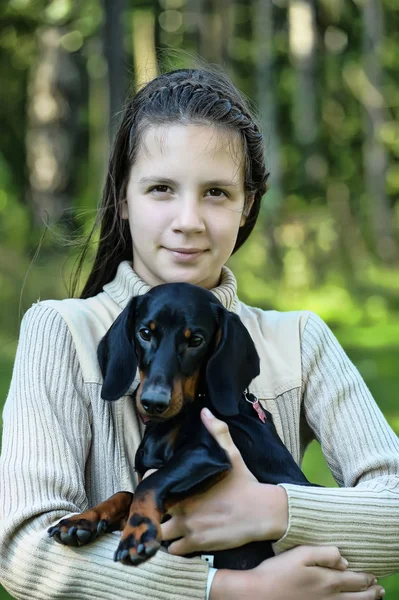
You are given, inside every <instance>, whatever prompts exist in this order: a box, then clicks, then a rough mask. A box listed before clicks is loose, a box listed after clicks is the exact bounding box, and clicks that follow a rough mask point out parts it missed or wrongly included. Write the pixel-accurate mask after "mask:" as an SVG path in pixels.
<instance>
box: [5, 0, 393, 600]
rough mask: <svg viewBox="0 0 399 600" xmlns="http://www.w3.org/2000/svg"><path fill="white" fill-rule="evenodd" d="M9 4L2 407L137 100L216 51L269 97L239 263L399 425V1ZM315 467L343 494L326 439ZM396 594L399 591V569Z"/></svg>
mask: <svg viewBox="0 0 399 600" xmlns="http://www.w3.org/2000/svg"><path fill="white" fill-rule="evenodd" d="M0 11H1V12H0V80H1V82H2V83H1V88H0V115H1V122H2V126H1V128H0V404H1V403H2V402H3V401H4V399H5V397H6V395H7V390H8V386H9V381H10V377H11V371H12V364H13V358H14V354H15V349H16V344H17V339H18V331H19V324H20V320H21V317H22V315H23V313H24V312H25V311H26V309H27V308H29V306H30V305H31V304H32V302H35V301H36V300H37V299H38V298H42V299H44V298H62V297H65V296H66V295H68V293H69V292H68V282H69V280H70V275H71V269H72V267H73V264H74V260H75V259H76V256H77V252H78V250H79V242H80V241H81V239H82V237H83V236H84V235H85V234H86V233H87V232H88V231H89V229H90V226H91V225H92V222H93V219H94V215H95V209H96V206H97V204H98V202H99V199H100V196H101V189H102V185H103V181H104V172H105V168H106V162H107V156H108V151H109V140H110V138H112V135H113V132H114V131H115V127H116V125H117V123H118V118H119V111H120V109H121V107H122V105H123V102H124V98H125V97H126V94H127V93H128V92H130V91H134V90H135V89H137V88H139V87H140V86H141V85H142V84H143V82H145V81H148V80H149V79H151V78H152V77H153V76H154V75H155V74H156V73H158V72H159V70H160V69H161V70H165V69H171V68H178V67H183V66H184V67H186V66H193V64H194V63H195V60H197V58H198V57H200V58H201V59H203V60H205V61H207V62H209V63H212V64H215V65H219V66H221V67H223V68H224V69H225V70H226V71H227V72H228V73H229V74H230V75H231V77H232V78H233V80H234V82H235V83H236V84H237V85H238V86H239V87H240V88H241V89H242V90H243V91H244V92H245V93H246V94H247V95H248V96H249V97H250V98H251V99H252V100H253V101H254V102H255V103H256V105H257V107H258V112H259V119H260V121H261V124H262V126H263V129H264V133H265V142H266V153H267V160H268V166H269V168H270V170H271V178H270V190H269V191H268V193H267V194H266V196H265V199H264V203H263V209H262V214H261V218H260V219H259V223H258V225H257V227H256V230H255V232H254V234H253V235H252V237H251V238H250V240H249V241H248V242H247V244H246V245H245V246H244V248H242V249H241V250H240V251H239V252H238V254H237V255H236V256H235V257H234V258H233V259H232V260H231V266H232V268H233V269H234V271H235V273H236V275H237V278H238V281H239V289H240V296H241V298H242V300H244V301H246V302H248V303H250V304H255V305H258V306H261V307H263V308H273V309H278V310H290V309H310V310H314V311H315V312H317V313H318V314H319V315H320V316H322V317H323V318H324V319H325V320H326V321H327V322H328V323H329V325H330V326H331V327H332V328H333V330H334V332H335V333H336V335H337V336H338V338H339V339H340V341H341V343H342V344H343V346H344V348H345V349H346V351H347V353H348V354H349V356H350V357H351V358H352V360H353V361H354V363H355V364H356V365H357V367H358V368H359V370H360V371H361V373H362V374H363V376H364V378H365V379H366V381H367V383H368V385H369V386H370V388H371V391H372V393H373V394H374V397H375V399H376V401H377V402H378V404H379V406H380V407H381V409H382V410H383V412H384V414H385V415H386V417H387V419H388V420H389V422H390V424H391V426H392V427H393V428H394V430H395V431H396V432H398V431H399V413H398V411H397V407H396V405H397V397H398V392H399V368H398V367H399V318H398V315H399V260H398V259H399V235H398V232H399V202H398V192H399V120H398V116H399V52H398V47H399V18H398V16H399V0H353V1H349V0H334V1H331V0H273V1H271V0H113V1H111V0H104V1H103V2H100V0H85V2H73V1H72V0H46V1H45V0H9V2H7V3H2V8H1V9H0ZM192 57H197V58H194V61H193V58H192ZM90 258H91V257H90V256H89V257H88V264H87V266H86V272H87V269H88V266H89V263H90ZM82 281H83V279H82ZM304 468H305V470H306V472H307V474H308V476H309V477H310V478H311V479H313V480H315V481H317V482H319V483H321V484H324V485H335V483H334V481H333V480H332V478H331V475H330V474H329V472H328V470H327V468H326V466H325V464H324V461H323V458H322V456H321V453H320V449H319V447H318V446H317V445H316V444H312V445H311V447H310V448H309V450H308V452H307V455H306V457H305V464H304ZM384 586H385V587H386V590H387V595H386V597H387V598H392V599H394V598H397V597H399V575H396V576H392V577H389V578H387V579H385V580H384ZM8 597H9V596H8V595H7V594H6V592H5V591H4V590H1V588H0V598H1V599H3V598H8Z"/></svg>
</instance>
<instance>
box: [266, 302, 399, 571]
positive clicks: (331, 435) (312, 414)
mask: <svg viewBox="0 0 399 600" xmlns="http://www.w3.org/2000/svg"><path fill="white" fill-rule="evenodd" d="M302 376H303V409H304V411H305V417H306V420H307V422H308V423H309V425H310V427H311V428H312V430H313V431H314V433H315V435H316V438H317V439H318V440H319V442H320V444H321V447H322V450H323V454H324V456H325V458H326V460H327V463H328V466H329V468H330V469H331V471H332V474H333V476H334V478H335V480H336V481H337V483H338V484H339V485H340V486H341V487H340V488H313V487H302V486H297V485H288V484H282V487H284V489H285V491H286V492H287V496H288V510H289V519H288V528H287V531H286V533H285V535H284V536H283V537H282V538H281V539H280V540H278V542H277V543H276V544H275V550H276V551H277V552H281V551H282V550H287V549H289V548H292V547H293V546H296V545H299V544H312V545H313V544H317V545H332V546H338V547H339V549H340V551H341V552H342V554H343V556H345V558H347V559H348V561H349V567H350V569H354V570H359V571H373V573H375V574H376V575H377V576H383V575H389V574H391V573H395V572H398V571H399V442H398V438H397V436H396V435H395V434H394V432H393V431H392V429H391V428H390V427H389V425H388V423H387V421H386V420H385V418H384V416H383V414H382V413H381V411H380V410H379V408H378V406H377V405H376V403H375V401H374V400H373V398H372V397H371V394H370V392H369V390H368V389H367V386H366V384H365V383H364V381H363V379H362V377H361V376H360V374H359V372H358V371H357V369H356V368H355V367H354V365H353V364H352V363H351V361H350V360H349V358H348V357H347V356H346V354H345V352H344V351H343V349H342V347H341V346H340V344H339V343H338V341H337V340H336V338H335V337H334V335H333V334H332V332H331V331H330V329H329V328H328V327H327V325H326V324H325V323H324V322H323V321H322V320H321V319H320V318H319V317H317V316H316V315H314V314H310V315H309V319H308V322H307V324H306V327H305V330H304V332H303V337H302Z"/></svg>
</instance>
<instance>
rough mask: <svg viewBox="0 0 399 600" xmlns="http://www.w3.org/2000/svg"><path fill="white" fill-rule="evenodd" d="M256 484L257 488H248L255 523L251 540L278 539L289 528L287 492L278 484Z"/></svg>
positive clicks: (249, 503) (249, 502)
mask: <svg viewBox="0 0 399 600" xmlns="http://www.w3.org/2000/svg"><path fill="white" fill-rule="evenodd" d="M254 486H256V488H257V489H256V490H254V489H252V490H251V489H249V490H248V491H249V495H250V499H249V501H248V506H249V507H250V508H249V510H250V512H251V514H252V517H253V523H254V525H255V527H254V530H253V535H252V536H251V541H263V540H273V541H277V540H279V539H280V538H282V537H283V536H284V534H285V533H286V531H287V528H288V497H287V492H286V491H285V489H284V488H282V487H279V486H277V485H271V484H265V483H258V482H256V483H254ZM265 509H266V510H265Z"/></svg>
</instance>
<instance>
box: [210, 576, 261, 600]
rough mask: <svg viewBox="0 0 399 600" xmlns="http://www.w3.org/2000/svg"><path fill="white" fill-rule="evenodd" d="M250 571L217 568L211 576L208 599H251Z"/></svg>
mask: <svg viewBox="0 0 399 600" xmlns="http://www.w3.org/2000/svg"><path fill="white" fill-rule="evenodd" d="M249 573H250V571H230V570H229V569H218V570H217V572H216V574H215V577H214V578H213V582H212V586H211V591H210V594H209V600H241V599H242V600H245V599H248V600H250V599H251V600H252V598H253V596H251V593H250V592H251V589H250V580H249V579H250V578H249V576H248V574H249Z"/></svg>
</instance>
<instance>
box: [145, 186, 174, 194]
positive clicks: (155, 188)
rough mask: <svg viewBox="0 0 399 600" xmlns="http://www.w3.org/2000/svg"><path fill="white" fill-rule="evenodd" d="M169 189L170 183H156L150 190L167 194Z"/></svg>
mask: <svg viewBox="0 0 399 600" xmlns="http://www.w3.org/2000/svg"><path fill="white" fill-rule="evenodd" d="M169 190H170V188H169V186H168V185H154V186H153V187H152V188H150V189H149V191H150V192H159V193H160V194H166V193H167V192H168V191H169Z"/></svg>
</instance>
